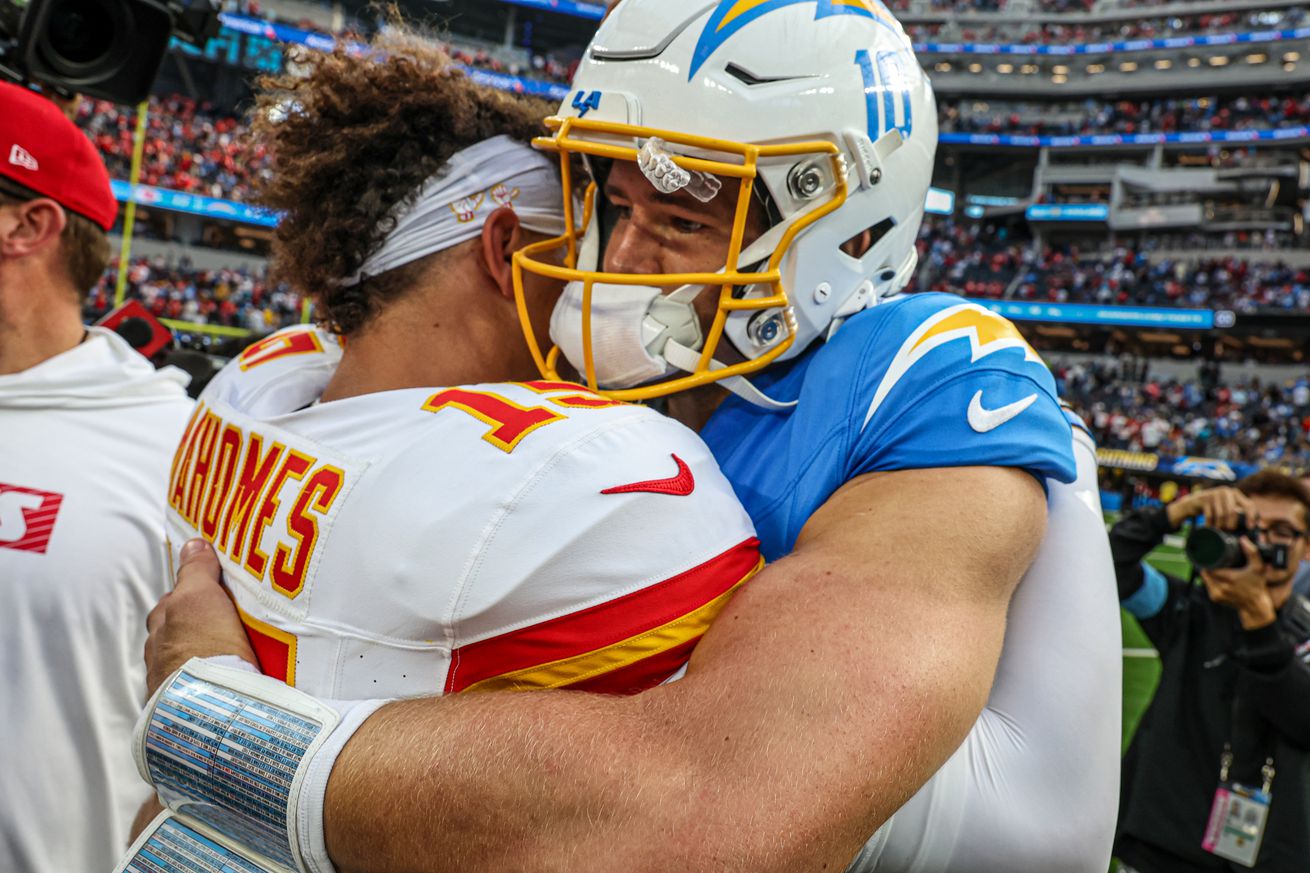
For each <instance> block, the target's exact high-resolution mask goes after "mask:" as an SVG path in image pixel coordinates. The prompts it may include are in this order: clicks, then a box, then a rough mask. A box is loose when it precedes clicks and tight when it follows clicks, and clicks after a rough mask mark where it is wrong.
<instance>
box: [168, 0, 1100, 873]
mask: <svg viewBox="0 0 1310 873" xmlns="http://www.w3.org/2000/svg"><path fill="white" fill-rule="evenodd" d="M552 127H553V129H554V135H553V136H551V137H550V139H549V141H548V142H546V143H543V145H545V146H546V147H548V148H550V149H552V150H557V151H559V152H562V153H563V155H564V158H565V160H562V161H561V169H562V172H564V173H570V174H573V178H581V172H580V171H578V170H577V167H576V165H575V164H574V163H573V162H572V160H570V159H581V160H585V161H588V162H589V170H590V173H591V178H592V181H594V182H595V185H594V186H593V187H592V188H591V189H590V190H588V191H587V192H586V194H585V200H584V204H585V205H582V206H581V207H580V208H578V207H575V209H576V212H577V214H578V215H582V216H584V224H586V231H585V232H584V233H577V234H574V233H568V234H566V235H565V238H563V239H561V240H557V241H552V242H550V243H549V244H545V245H542V246H539V247H538V246H534V247H530V248H529V249H528V250H527V251H525V252H524V253H521V254H520V255H519V256H518V258H517V259H516V261H517V266H518V267H519V268H520V269H521V270H522V271H523V272H525V273H529V274H534V275H549V276H554V277H557V278H562V279H566V280H569V281H570V282H571V284H570V286H569V288H568V289H567V291H566V293H565V295H564V297H563V298H562V301H561V305H560V306H559V307H558V308H557V309H556V311H555V313H554V317H553V320H552V326H551V327H552V329H551V337H552V339H553V340H554V342H555V344H556V346H557V348H556V349H552V350H550V351H549V352H544V351H543V350H544V349H545V348H546V347H545V345H544V344H543V345H541V346H540V347H538V348H537V354H536V355H535V356H536V357H538V359H539V365H540V366H541V369H542V371H543V374H547V375H548V374H551V373H556V372H559V370H558V368H559V367H560V366H561V363H560V362H561V360H562V358H564V357H567V358H568V359H569V361H570V362H571V363H572V365H573V366H574V367H575V368H576V369H577V371H578V372H580V373H583V374H584V376H585V378H586V379H587V381H588V382H590V383H592V384H593V385H594V386H596V387H603V388H605V389H612V390H608V391H607V394H608V396H614V397H617V398H620V399H644V398H649V397H655V396H661V395H666V394H670V393H672V392H675V391H678V390H684V392H685V393H682V394H673V396H672V398H671V400H670V408H671V409H672V408H673V407H674V406H675V405H677V406H681V407H683V412H682V413H680V414H679V416H680V417H681V418H683V420H685V421H693V422H697V424H699V423H700V422H704V421H705V419H706V417H707V416H708V417H709V420H708V423H706V424H705V426H704V429H703V430H702V435H703V436H704V437H705V438H706V440H707V442H709V444H710V445H711V447H712V448H713V449H714V452H715V455H716V458H717V459H718V460H719V462H720V464H721V466H722V468H723V470H724V471H725V473H726V474H727V475H728V477H729V479H730V481H732V482H733V484H734V486H735V487H736V489H737V491H738V494H739V495H740V496H741V497H742V499H743V502H744V503H745V504H746V506H747V508H748V510H750V511H751V514H752V517H753V519H754V521H755V524H756V528H757V530H758V532H759V534H760V536H761V538H762V540H763V541H764V544H765V548H764V551H765V553H766V554H767V555H769V556H770V557H776V556H782V555H788V557H786V558H785V559H783V560H779V561H777V562H775V563H774V564H772V565H771V566H770V567H769V568H767V569H766V570H764V571H763V572H762V573H761V574H760V576H759V577H758V578H757V579H756V580H754V581H753V582H752V585H751V586H750V587H748V588H747V589H746V590H745V591H744V592H743V594H742V596H741V597H739V598H737V599H736V600H735V601H734V602H733V604H732V605H731V606H730V607H729V610H728V612H727V613H725V615H724V616H722V617H721V618H720V619H719V621H718V623H717V624H716V625H715V627H714V628H713V629H712V630H711V632H710V634H709V636H708V637H707V638H706V640H705V643H704V644H703V645H702V646H701V647H700V648H699V649H698V651H697V654H696V657H695V658H694V659H693V661H692V663H691V665H690V668H689V670H688V674H687V679H686V680H684V681H683V682H679V683H676V684H674V685H671V686H666V687H662V688H659V689H656V690H654V691H652V692H650V693H648V694H645V695H642V696H641V697H639V698H636V699H633V700H631V701H612V700H611V701H603V700H602V701H597V700H593V699H587V698H583V697H581V696H578V695H550V696H546V697H543V698H539V699H534V700H532V701H530V703H531V704H532V706H531V707H529V706H528V703H529V702H522V701H518V700H512V699H509V698H507V697H499V698H497V697H494V696H486V697H483V698H481V699H479V700H478V701H477V702H476V703H470V702H466V701H462V700H450V701H414V702H410V703H404V704H398V705H393V706H388V707H386V708H384V709H383V710H382V711H380V712H379V713H378V714H377V716H376V717H374V718H372V719H370V720H369V721H368V722H367V723H366V724H365V726H364V728H363V729H362V730H361V731H360V733H359V734H357V735H356V736H355V738H354V740H352V742H351V745H350V746H349V747H347V748H346V750H345V752H344V753H343V754H342V755H341V757H340V758H338V759H336V761H335V769H333V770H332V774H331V782H330V784H329V785H327V787H326V789H325V792H326V793H325V795H321V796H325V797H326V813H325V816H326V821H327V841H328V843H329V845H331V846H332V856H333V858H335V859H336V860H337V861H338V862H339V863H340V864H342V865H343V866H345V867H348V868H350V869H363V870H387V869H406V870H447V869H459V868H460V866H461V865H463V866H465V867H475V868H482V869H496V868H499V867H502V866H510V865H513V866H514V867H516V868H522V869H560V868H568V869H586V868H592V869H615V868H618V867H622V868H624V869H666V868H675V869H743V870H746V869H749V870H800V869H804V870H809V869H818V868H820V867H823V866H826V867H828V868H829V869H837V868H839V867H840V866H842V865H845V864H846V863H847V862H849V861H850V859H851V857H852V856H854V855H856V853H857V850H859V848H860V846H861V845H862V844H864V843H865V842H866V841H868V838H869V834H870V833H871V832H872V831H873V830H874V829H875V828H876V827H877V826H878V825H879V824H881V823H883V822H885V821H887V820H888V819H889V818H890V819H891V827H890V829H886V828H884V829H881V830H879V833H878V836H877V837H875V839H874V840H873V841H872V842H869V844H868V846H866V847H865V849H864V851H863V852H861V853H860V858H859V859H858V861H857V864H858V866H859V868H860V869H867V868H868V867H869V866H872V865H875V864H876V865H878V866H879V867H880V868H882V869H909V870H934V871H946V870H967V871H981V870H988V871H990V870H1002V869H1033V870H1061V871H1082V870H1086V871H1095V870H1100V869H1104V867H1105V866H1106V863H1107V862H1108V852H1109V843H1110V837H1111V834H1112V830H1113V820H1114V802H1115V795H1116V788H1115V784H1116V780H1117V751H1118V749H1117V744H1118V742H1117V731H1118V718H1117V709H1116V707H1117V704H1118V691H1119V689H1118V679H1117V675H1118V674H1117V669H1118V651H1117V649H1118V624H1117V609H1116V607H1115V604H1114V596H1113V595H1114V592H1113V588H1112V587H1111V583H1110V580H1111V578H1112V577H1111V574H1110V566H1109V554H1108V547H1107V546H1106V543H1105V540H1104V531H1103V529H1102V527H1101V524H1102V523H1101V520H1100V516H1099V511H1098V508H1097V495H1096V490H1095V457H1094V454H1093V453H1092V451H1091V446H1090V442H1089V441H1088V440H1087V438H1086V436H1085V434H1079V435H1076V434H1075V433H1074V427H1075V425H1073V424H1072V423H1071V422H1070V421H1069V420H1068V419H1067V418H1066V417H1065V416H1064V414H1063V413H1062V412H1061V410H1060V407H1059V404H1058V401H1057V398H1056V396H1055V391H1054V383H1053V380H1052V379H1051V377H1050V374H1049V372H1047V371H1046V369H1045V367H1044V366H1043V365H1042V364H1041V362H1040V359H1039V357H1038V356H1037V355H1036V353H1035V352H1033V350H1032V349H1031V348H1030V347H1029V346H1028V345H1027V343H1026V342H1024V341H1023V338H1022V337H1021V336H1020V335H1019V334H1018V332H1017V331H1016V330H1015V328H1014V327H1013V326H1012V325H1010V324H1009V323H1008V322H1006V321H1004V319H1001V318H999V317H997V316H995V315H994V314H992V313H990V312H989V311H987V310H986V309H983V308H981V307H977V306H974V305H972V304H968V303H966V302H964V301H961V300H959V299H958V298H951V297H948V296H945V295H917V296H912V297H903V296H898V293H897V292H899V291H900V289H901V288H902V287H903V286H904V285H905V283H906V282H907V281H908V279H909V277H910V275H911V274H912V272H913V269H914V266H915V260H914V257H915V253H914V237H915V231H916V230H917V227H918V224H919V221H920V219H921V217H922V211H923V203H924V198H925V196H926V194H927V188H928V182H929V179H930V176H931V168H932V157H933V150H934V147H935V143H936V139H935V114H934V108H933V100H932V94H931V89H930V87H929V85H928V83H927V80H926V77H924V76H923V75H922V73H921V71H920V70H919V68H918V66H917V64H916V63H915V61H914V58H913V53H912V51H911V49H910V47H909V43H908V40H907V39H906V38H905V36H904V33H903V32H902V31H901V30H900V28H899V25H897V24H896V22H895V21H894V20H893V19H892V18H891V17H890V15H888V14H887V12H886V10H885V9H884V8H882V7H881V5H880V4H879V3H877V2H875V0H820V2H817V3H816V2H814V0H770V2H767V3H766V2H751V0H721V2H708V0H705V2H701V0H625V2H624V3H623V4H622V5H621V6H619V8H618V11H617V12H616V14H614V15H613V16H611V18H610V19H609V20H608V21H607V22H606V24H605V25H604V26H603V27H602V29H601V31H600V32H599V33H598V35H597V37H596V39H595V41H594V42H593V44H592V46H591V47H590V49H589V51H588V55H587V57H586V58H584V62H583V65H582V68H581V70H580V72H579V76H578V79H577V80H576V81H575V84H574V89H573V91H572V92H571V94H570V96H569V98H568V99H567V100H566V101H565V104H564V106H563V107H561V111H560V118H558V119H556V120H554V121H553V122H552ZM569 182H570V180H568V179H566V180H565V190H566V191H567V192H568V196H566V198H565V203H566V206H567V205H572V203H573V200H572V194H573V193H574V190H573V189H572V187H571V185H570V184H569ZM588 219H589V220H588ZM569 223H570V224H571V222H569ZM554 251H558V252H560V253H561V254H563V255H565V257H564V259H563V260H564V264H563V265H562V266H560V265H551V264H549V263H546V262H545V261H546V255H548V254H549V253H550V252H554ZM705 286H708V287H709V289H710V293H709V294H705V293H703V288H704V287H705ZM671 289H677V290H671ZM670 291H671V293H669V292H670ZM529 321H530V322H531V323H532V324H533V325H534V327H533V328H532V329H529V330H528V331H527V332H526V334H527V337H528V339H529V342H530V343H532V344H534V345H536V344H537V343H538V342H539V336H540V333H541V331H540V322H535V321H533V320H532V319H529ZM775 364H776V366H775ZM676 371H682V372H681V373H679V372H676ZM684 373H685V375H683V374H684ZM716 382H717V383H719V384H721V385H722V386H723V387H726V388H728V389H729V390H730V391H732V392H733V393H734V394H736V395H737V397H726V396H725V394H724V393H723V392H722V391H721V390H720V389H719V388H718V387H712V386H713V383H716ZM706 386H711V387H706ZM686 389H704V390H699V391H696V390H686ZM711 413H712V414H711ZM1048 520H1049V523H1048ZM1044 533H1045V538H1043V534H1044ZM1034 555H1036V560H1035V561H1034V560H1033V558H1034ZM192 566H194V565H192ZM1030 568H1031V569H1030ZM1025 573H1026V575H1025ZM1020 577H1023V579H1024V581H1023V584H1022V585H1021V586H1019V590H1018V592H1017V594H1014V597H1013V602H1012V598H1011V595H1012V593H1014V590H1015V589H1014V586H1015V584H1016V583H1017V582H1018V581H1019V579H1020ZM195 578H196V577H195V576H194V575H188V579H189V580H192V579H195ZM185 587H186V588H187V590H188V591H189V592H192V593H193V594H194V596H195V597H196V598H197V600H196V602H197V603H199V601H200V598H202V597H203V598H206V603H208V602H210V601H212V600H213V597H212V595H213V591H212V588H211V589H210V590H209V594H205V593H203V590H202V585H201V583H200V582H199V581H196V582H195V584H194V585H193V584H187V585H186V586H185ZM219 605H220V606H221V603H220V604H219ZM208 609H209V607H208V606H204V607H198V608H197V612H196V613H195V615H206V616H207V617H209V618H210V619H211V620H212V619H213V618H214V617H215V615H216V613H214V612H209V611H207V610H208ZM220 612H221V611H220ZM1007 614H1008V615H1009V617H1010V619H1011V622H1010V625H1009V626H1008V627H1007V626H1006V617H1007ZM176 617H177V618H178V620H180V621H181V622H182V623H183V627H188V626H193V625H192V624H190V622H193V621H195V619H194V618H191V619H188V618H187V617H185V616H184V615H181V614H179V615H178V616H176ZM172 620H173V619H172V618H169V617H168V616H163V617H161V618H160V619H159V621H160V622H161V623H162V624H163V625H165V626H166V625H167V624H168V623H169V622H171V621H172ZM169 636H171V634H162V635H161V640H162V639H167V638H168V637H169ZM1002 640H1004V654H1003V655H1002V654H1001V644H1002ZM214 650H215V651H223V649H222V647H221V646H215V647H214ZM197 653H198V654H206V652H205V651H204V650H203V649H202V650H200V651H198V652H197ZM998 657H999V658H1000V663H999V669H998V666H997V663H998V662H997V659H998ZM993 679H995V686H994V688H993V685H992V683H993ZM989 690H990V695H989V693H988V692H989ZM979 710H982V717H981V718H979V717H978V715H979ZM530 713H531V714H530ZM657 726H658V727H657ZM970 728H972V730H970ZM474 736H478V737H480V738H481V739H482V741H483V744H482V745H480V746H478V747H476V748H473V747H471V745H470V743H471V740H472V738H473V737H474ZM652 737H654V739H652ZM962 741H963V745H961V742H962ZM720 742H722V745H720ZM578 743H581V745H580V746H579V745H578ZM957 749H958V751H956V750H957ZM952 752H955V754H954V755H953V756H952ZM948 758H949V762H948V763H946V766H945V768H943V769H942V770H941V772H940V773H939V775H938V776H936V777H934V778H933V779H932V780H931V781H930V782H928V785H927V787H926V788H924V790H923V791H920V792H919V793H918V794H915V791H916V789H917V788H918V787H919V786H920V785H921V784H922V783H923V782H924V781H925V780H926V779H927V778H928V777H929V775H930V774H932V773H933V772H934V771H935V770H937V769H938V768H939V767H940V766H941V765H942V763H943V762H944V761H947V759H948ZM317 771H318V772H320V773H321V772H322V771H323V768H322V767H321V766H320V767H318V768H317ZM555 777H558V778H555ZM402 786H404V787H403V788H402ZM761 786H764V788H763V790H762V789H761ZM632 789H635V790H632ZM912 794H913V795H914V797H913V800H911V801H910V803H909V805H904V804H905V801H906V799H907V798H909V797H910V796H911V795H912ZM298 809H299V811H300V812H301V813H303V814H304V815H305V816H306V817H307V818H308V819H309V820H311V821H313V820H315V816H316V815H317V814H318V813H317V812H316V811H315V809H313V808H312V807H298ZM898 809H900V810H901V811H900V812H896V811H897V810H898ZM893 813H895V816H894V817H893V816H892V814H893ZM311 827H312V826H311ZM493 835H494V837H493ZM449 845H456V846H458V847H459V854H458V856H457V857H455V858H453V859H452V858H448V857H446V856H444V855H442V856H437V855H435V854H434V852H433V847H434V846H443V847H444V846H449ZM309 869H324V868H322V867H320V866H318V865H317V864H315V863H310V864H309Z"/></svg>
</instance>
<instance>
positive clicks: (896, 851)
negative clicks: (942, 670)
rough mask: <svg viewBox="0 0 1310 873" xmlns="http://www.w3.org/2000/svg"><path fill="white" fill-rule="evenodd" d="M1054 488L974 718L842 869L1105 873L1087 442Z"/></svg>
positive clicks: (1096, 590)
mask: <svg viewBox="0 0 1310 873" xmlns="http://www.w3.org/2000/svg"><path fill="white" fill-rule="evenodd" d="M1075 434H1076V436H1075V454H1076V456H1077V459H1078V479H1077V481H1076V482H1075V483H1074V484H1072V485H1059V484H1056V483H1051V489H1050V514H1049V521H1048V527H1047V533H1046V538H1045V539H1044V540H1043V541H1042V545H1041V547H1040V549H1039V551H1038V554H1037V557H1036V559H1035V560H1034V562H1033V565H1032V567H1030V568H1029V570H1028V573H1027V574H1025V576H1024V579H1023V582H1022V583H1021V584H1020V586H1019V588H1018V589H1017V591H1016V592H1015V596H1014V599H1013V601H1012V602H1011V604H1010V613H1009V621H1008V623H1007V627H1006V632H1005V644H1004V648H1003V651H1002V655H1001V661H1000V664H999V666H998V667H997V671H996V680H995V682H994V684H993V686H992V691H991V694H990V696H989V698H988V702H987V707H986V709H984V711H983V713H982V715H981V716H980V717H979V719H978V722H977V723H976V724H975V725H974V727H973V730H972V731H971V732H970V734H969V736H968V737H967V738H966V740H965V742H964V744H963V745H962V746H961V747H960V748H959V749H958V750H957V751H956V753H955V755H954V756H952V757H951V759H950V760H949V761H947V763H946V764H945V765H944V766H943V767H942V769H941V770H940V771H938V772H937V774H936V775H934V776H933V778H932V779H931V780H930V781H929V782H928V783H927V784H926V785H925V786H924V787H923V788H922V789H921V790H920V791H919V793H918V794H916V795H915V796H914V797H913V798H911V799H910V801H909V802H908V803H907V804H906V805H905V806H904V807H902V808H901V809H900V810H899V811H898V812H897V813H896V815H895V816H893V817H892V819H891V820H890V821H889V822H888V824H887V825H886V826H885V827H884V829H883V830H882V831H880V832H879V834H878V835H876V836H875V838H874V839H873V840H871V841H870V843H869V844H868V845H867V846H866V847H865V850H864V851H863V852H862V853H861V854H860V856H859V857H858V858H857V859H856V861H855V862H854V863H853V864H852V865H851V868H850V869H851V870H852V871H859V873H868V871H873V870H896V871H905V873H1002V871H1005V873H1008V871H1012V870H1060V871H1061V873H1103V871H1104V870H1105V869H1106V867H1107V866H1108V865H1109V860H1110V847H1111V843H1112V841H1113V837H1114V824H1115V815H1116V809H1117V806H1118V799H1119V797H1118V792H1119V733H1120V703H1121V698H1120V695H1121V689H1120V682H1121V663H1120V659H1121V657H1122V652H1121V647H1122V643H1121V639H1120V634H1121V631H1120V624H1119V610H1118V602H1117V593H1116V588H1115V583H1114V568H1113V565H1112V562H1111V558H1110V549H1109V543H1108V541H1107V540H1106V537H1105V526H1104V522H1103V520H1102V516H1101V510H1100V500H1099V495H1098V491H1097V485H1096V460H1095V454H1094V448H1093V447H1092V445H1091V441H1090V439H1088V438H1087V437H1086V436H1085V435H1083V434H1082V433H1081V432H1080V431H1075Z"/></svg>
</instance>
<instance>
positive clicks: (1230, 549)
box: [1184, 513, 1287, 570]
mask: <svg viewBox="0 0 1310 873" xmlns="http://www.w3.org/2000/svg"><path fill="white" fill-rule="evenodd" d="M1242 537H1246V538H1247V539H1248V540H1250V541H1251V542H1252V543H1254V544H1255V547H1256V549H1257V550H1258V551H1259V552H1260V559H1261V560H1262V561H1264V563H1265V566H1266V567H1273V568H1274V569H1275V570H1286V569H1287V546H1286V545H1285V544H1283V543H1268V544H1266V543H1261V542H1260V541H1259V539H1258V538H1257V535H1256V532H1255V531H1253V530H1252V529H1251V528H1249V527H1247V526H1246V516H1245V515H1243V514H1242V513H1238V515H1237V527H1236V528H1235V529H1233V530H1219V529H1218V528H1216V527H1196V528H1193V529H1192V532H1191V533H1190V534H1188V535H1187V544H1186V545H1185V546H1184V551H1185V552H1186V553H1187V559H1188V560H1189V561H1191V562H1192V565H1193V566H1194V567H1196V568H1198V569H1200V570H1229V569H1238V568H1240V567H1245V566H1246V552H1244V551H1242V543H1241V539H1242Z"/></svg>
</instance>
